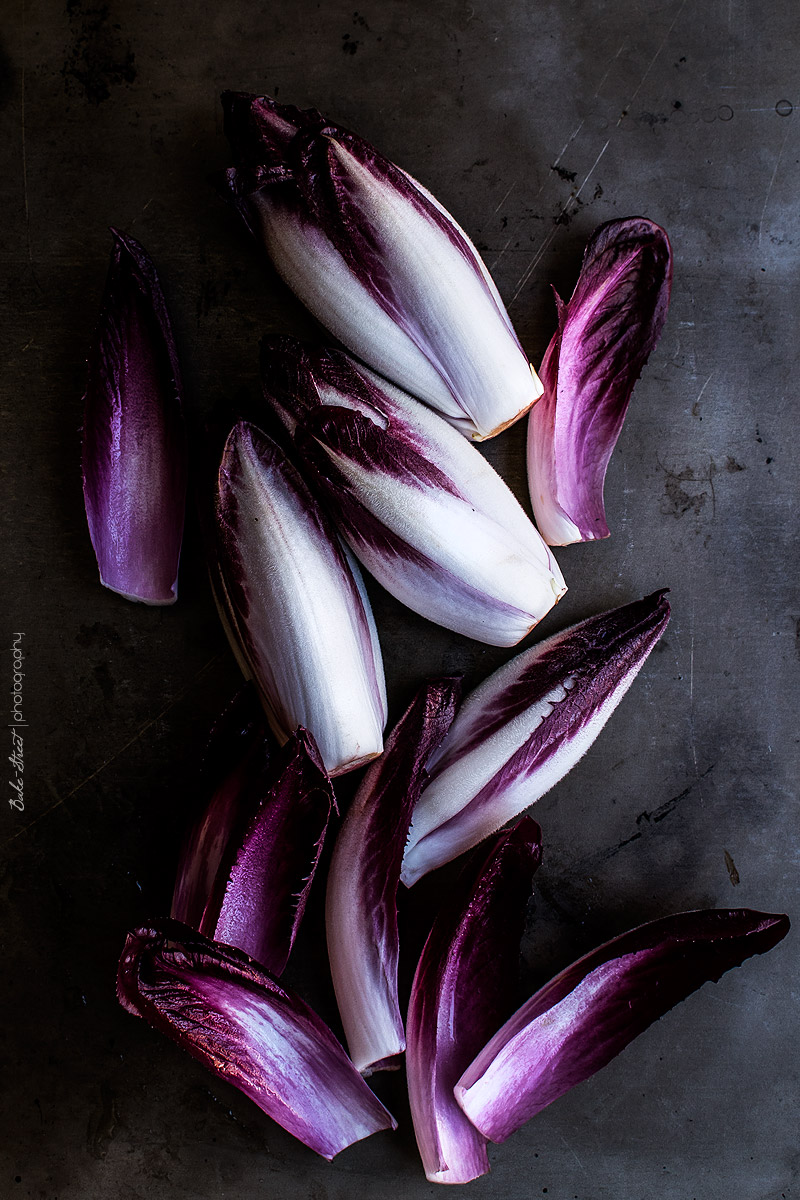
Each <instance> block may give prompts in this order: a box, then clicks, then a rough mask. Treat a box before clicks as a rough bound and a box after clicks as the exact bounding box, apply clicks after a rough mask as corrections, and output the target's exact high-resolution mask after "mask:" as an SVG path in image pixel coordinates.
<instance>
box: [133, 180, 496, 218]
mask: <svg viewBox="0 0 800 1200" xmlns="http://www.w3.org/2000/svg"><path fill="white" fill-rule="evenodd" d="M516 186H517V181H516V179H515V180H514V182H513V183H512V185H511V187H510V188H509V189H508V191H507V192H506V194H505V196H503V199H502V200H501V201H500V203H499V204H498V206H497V208H496V209H495V210H494V211H495V212H496V213H499V212H500V209H501V208H502V207H503V205H504V204H505V202H506V200H507V199H508V197H509V196H510V195H511V193H512V192H513V190H514V188H515V187H516ZM148 203H149V201H148Z"/></svg>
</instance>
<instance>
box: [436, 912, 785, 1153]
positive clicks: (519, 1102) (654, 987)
mask: <svg viewBox="0 0 800 1200" xmlns="http://www.w3.org/2000/svg"><path fill="white" fill-rule="evenodd" d="M788 930H789V919H788V917H785V916H780V915H777V914H772V913H761V912H753V911H751V910H749V909H732V910H726V909H709V910H706V911H699V912H686V913H678V914H677V915H675V916H672V917H664V918H662V919H661V920H659V921H651V922H650V923H649V924H647V925H640V926H639V928H638V929H633V930H631V932H630V933H624V934H622V936H621V937H617V938H614V939H613V941H610V942H607V943H606V944H605V945H604V946H601V947H600V948H599V949H597V950H593V951H592V952H591V954H587V955H585V956H584V957H583V958H581V959H579V960H578V961H577V962H576V963H573V964H572V966H570V967H567V969H566V970H565V971H562V972H561V973H560V974H559V975H556V977H555V979H552V980H551V981H550V983H548V984H546V986H545V987H543V988H542V989H541V990H540V991H538V992H537V993H536V994H535V995H534V996H532V997H531V998H530V1000H528V1001H527V1002H526V1003H525V1004H523V1006H522V1008H520V1009H519V1010H518V1012H516V1013H515V1014H514V1015H513V1017H511V1018H510V1019H509V1020H508V1021H506V1023H505V1025H504V1026H503V1027H502V1028H501V1029H500V1030H498V1032H497V1033H496V1034H495V1035H494V1037H493V1038H492V1039H491V1041H489V1042H488V1043H487V1045H486V1046H485V1047H484V1048H483V1049H482V1050H481V1052H480V1053H479V1054H478V1055H477V1057H476V1058H475V1060H474V1062H472V1063H471V1065H470V1066H469V1067H468V1068H467V1070H466V1071H465V1072H464V1074H463V1075H462V1077H461V1079H460V1080H459V1081H458V1083H457V1085H456V1088H455V1096H456V1099H457V1100H458V1103H459V1104H460V1105H461V1107H462V1109H463V1110H464V1112H465V1113H466V1114H467V1116H468V1117H469V1119H470V1121H472V1123H473V1124H474V1125H475V1127H476V1128H477V1129H479V1130H480V1131H481V1132H482V1133H483V1134H484V1136H486V1137H487V1138H490V1139H491V1140H492V1141H494V1142H503V1141H505V1139H506V1138H507V1137H509V1136H510V1135H511V1134H512V1133H513V1132H514V1131H515V1130H516V1129H519V1127H520V1125H522V1124H524V1122H525V1121H528V1120H530V1118H531V1117H533V1116H535V1115H536V1113H538V1112H540V1111H541V1110H542V1109H543V1108H545V1107H546V1105H548V1104H551V1103H552V1102H553V1101H554V1100H557V1099H558V1097H559V1096H561V1095H563V1094H564V1092H566V1091H568V1090H569V1089H570V1088H571V1087H574V1086H575V1084H576V1083H580V1082H581V1081H582V1080H584V1079H588V1078H589V1076H590V1075H593V1074H594V1073H595V1071H599V1070H600V1068H601V1067H604V1066H605V1065H606V1063H608V1062H610V1061H611V1059H612V1058H614V1056H615V1055H617V1054H619V1052H620V1051H621V1050H623V1049H624V1048H625V1047H626V1046H627V1045H628V1043H629V1042H631V1041H633V1039H634V1038H635V1037H636V1036H637V1035H638V1034H640V1033H641V1032H642V1031H643V1030H645V1029H647V1027H648V1025H652V1023H653V1022H654V1021H656V1020H658V1018H659V1017H661V1016H663V1014H664V1013H665V1012H667V1011H668V1010H669V1009H670V1008H672V1007H673V1005H675V1004H677V1003H678V1001H680V1000H683V999H685V997H686V996H688V995H689V994H690V993H691V992H693V991H695V990H696V989H697V988H699V987H701V986H702V984H704V983H706V982H707V981H709V980H714V981H716V980H718V979H719V978H720V977H721V976H722V975H724V973H725V972H726V971H729V970H730V969H731V967H738V966H739V965H740V963H742V962H744V960H745V959H746V958H749V957H750V955H751V954H764V953H765V952H766V951H767V950H771V949H772V947H773V946H775V945H776V944H777V943H778V942H779V941H780V940H781V938H783V937H785V936H786V934H787V932H788Z"/></svg>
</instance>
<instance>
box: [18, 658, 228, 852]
mask: <svg viewBox="0 0 800 1200" xmlns="http://www.w3.org/2000/svg"><path fill="white" fill-rule="evenodd" d="M222 658H223V655H222V654H215V655H214V657H213V658H210V659H209V660H208V662H207V663H206V664H205V666H203V667H201V668H200V670H199V671H198V672H197V674H196V675H193V676H192V678H191V679H190V680H189V682H188V683H187V684H186V686H185V687H183V688H181V690H180V691H179V692H178V694H177V696H175V697H174V698H173V699H172V700H170V702H169V704H168V705H167V706H166V708H162V709H161V711H160V712H158V713H156V715H155V716H154V717H151V718H150V720H149V721H147V722H146V723H145V724H144V725H143V726H142V728H141V729H140V730H139V731H138V733H135V734H134V735H133V737H132V738H130V739H129V740H128V741H127V742H126V743H125V745H124V746H120V748H119V750H115V751H114V753H113V754H112V755H110V757H109V758H107V759H106V760H105V761H104V762H101V763H100V766H99V767H97V768H96V769H95V770H94V771H92V773H91V775H87V776H86V778H85V779H82V780H81V781H80V783H78V784H76V785H75V787H74V788H72V790H71V791H69V792H67V793H66V795H64V796H61V797H59V799H58V800H56V801H54V803H53V804H51V805H50V807H49V808H46V809H45V810H44V812H43V813H39V816H38V817H36V818H35V819H34V820H33V821H31V822H30V823H29V824H28V825H26V826H25V827H24V828H23V829H20V830H18V832H17V833H15V834H14V836H13V837H10V838H9V839H8V840H7V841H5V842H3V844H2V847H0V849H5V847H6V846H10V845H11V843H12V842H15V841H16V840H17V838H18V837H22V835H23V833H27V832H28V830H29V829H32V828H33V826H34V825H37V824H38V823H39V821H41V820H43V819H44V818H45V817H47V816H49V815H50V813H51V812H54V811H55V809H57V808H60V807H61V805H62V804H66V802H67V800H70V799H71V798H72V797H73V796H75V795H76V794H77V793H78V792H79V791H80V790H81V789H82V788H84V787H86V784H87V783H91V782H92V780H93V779H96V778H97V776H98V775H100V774H102V772H103V771H105V769H106V767H110V766H111V764H112V763H113V762H115V761H116V760H117V759H118V758H119V757H120V755H122V754H124V753H125V751H126V750H129V749H130V748H131V746H133V745H135V744H136V742H138V741H139V739H140V738H142V737H144V735H145V734H146V733H147V731H148V729H152V727H153V726H154V725H155V724H156V722H158V721H160V720H161V718H162V717H165V716H166V715H167V713H168V712H169V711H170V710H171V709H173V708H174V707H175V705H176V704H178V703H179V702H180V701H181V700H182V699H183V698H184V696H185V695H186V694H187V692H189V691H190V689H191V688H193V687H194V685H195V683H197V680H198V679H200V677H201V676H202V675H204V674H205V672H206V671H207V670H208V669H209V667H213V665H214V663H216V662H219V661H220V660H221V659H222Z"/></svg>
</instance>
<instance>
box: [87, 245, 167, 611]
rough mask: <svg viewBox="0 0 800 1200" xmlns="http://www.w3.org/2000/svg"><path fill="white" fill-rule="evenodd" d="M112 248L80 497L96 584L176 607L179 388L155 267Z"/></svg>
mask: <svg viewBox="0 0 800 1200" xmlns="http://www.w3.org/2000/svg"><path fill="white" fill-rule="evenodd" d="M111 232H112V235H113V237H114V248H113V251H112V255H111V264H110V266H109V270H108V276H107V278H106V287H105V294H104V296H103V307H102V311H101V314H100V320H99V322H98V324H97V328H96V330H95V333H94V337H93V339H92V345H91V348H90V351H89V358H88V383H87V387H86V408H85V414H84V422H83V495H84V501H85V504H86V517H87V520H88V522H89V533H90V535H91V539H92V545H93V547H94V552H95V554H96V556H97V565H98V567H99V568H100V582H101V583H102V584H103V585H104V586H105V587H107V588H110V589H111V590H112V591H114V592H119V593H120V595H122V596H124V597H125V598H126V599H127V600H139V601H141V602H142V603H143V604H156V605H163V604H174V603H175V601H176V599H177V597H178V561H179V558H180V551H181V541H182V538H183V520H184V511H185V507H186V471H187V450H186V432H185V428H184V421H183V414H182V411H181V403H182V388H181V378H180V370H179V367H178V356H177V352H176V350H175V342H174V339H173V336H172V327H171V325H170V320H169V314H168V313H167V307H166V303H165V301H164V296H163V293H162V291H161V285H160V283H159V280H158V276H157V275H156V271H155V267H154V266H153V263H152V261H151V259H150V258H149V256H148V254H147V252H146V251H145V250H144V248H143V247H142V246H141V245H140V244H139V243H138V242H137V241H136V240H135V239H134V238H132V237H128V236H127V235H126V234H123V233H120V232H119V231H118V230H116V229H112V230H111Z"/></svg>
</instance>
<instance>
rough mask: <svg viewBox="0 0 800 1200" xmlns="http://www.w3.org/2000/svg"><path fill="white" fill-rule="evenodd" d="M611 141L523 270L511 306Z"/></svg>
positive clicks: (607, 142)
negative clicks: (560, 221) (561, 219)
mask: <svg viewBox="0 0 800 1200" xmlns="http://www.w3.org/2000/svg"><path fill="white" fill-rule="evenodd" d="M610 143H611V138H608V139H607V140H606V144H605V146H603V149H602V150H601V151H600V153H599V154H598V156H597V158H596V159H595V160H594V162H593V163H592V165H591V167H590V168H589V170H588V171H587V173H586V176H585V178H584V180H583V183H582V184H581V186H580V187H579V188H578V190H577V192H573V194H572V195H571V196H570V198H569V199H568V200H567V202H566V204H565V205H564V207H563V208H562V209H561V212H560V213H559V215H558V217H556V224H555V225H554V227H553V228H552V229H551V230H550V232H549V233H548V235H547V237H546V238H545V239H544V241H543V242H542V245H541V246H540V247H539V250H538V251H537V252H536V254H535V255H534V256H533V258H532V260H531V262H530V265H529V266H528V267H527V268H526V270H525V271H524V272H523V274H522V277H521V278H520V280H519V282H518V284H517V288H516V291H515V292H514V295H513V296H512V297H511V300H510V301H509V307H511V305H512V304H513V303H514V301H515V300H516V298H517V296H518V295H519V294H520V292H521V291H522V289H523V288H524V287H525V284H526V283H527V282H528V280H529V279H530V277H531V275H532V274H533V272H534V271H535V270H536V268H537V266H538V265H539V263H540V262H541V259H542V256H543V255H544V254H545V253H546V252H547V249H548V247H549V245H550V243H551V242H552V241H553V238H554V237H555V236H556V234H557V233H558V230H559V229H560V225H559V220H560V218H561V217H563V216H564V215H565V214H566V213H567V212H568V210H569V208H570V205H572V204H574V202H575V201H576V200H577V199H578V196H580V194H581V192H582V191H583V189H584V188H585V187H586V184H587V183H588V182H589V179H590V178H591V176H592V175H593V173H594V171H595V168H596V167H597V164H598V163H599V162H600V159H601V158H602V157H603V155H604V154H605V152H606V150H607V149H608V147H609V145H610Z"/></svg>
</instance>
